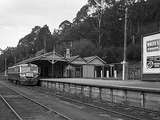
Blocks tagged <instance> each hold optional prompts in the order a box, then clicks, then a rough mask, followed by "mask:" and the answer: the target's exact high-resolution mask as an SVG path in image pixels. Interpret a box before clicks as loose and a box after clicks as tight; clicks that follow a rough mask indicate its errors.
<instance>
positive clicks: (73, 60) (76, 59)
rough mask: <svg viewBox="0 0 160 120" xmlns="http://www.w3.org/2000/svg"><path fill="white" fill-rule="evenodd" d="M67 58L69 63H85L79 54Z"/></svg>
mask: <svg viewBox="0 0 160 120" xmlns="http://www.w3.org/2000/svg"><path fill="white" fill-rule="evenodd" d="M67 60H68V61H69V62H70V63H71V64H86V61H85V60H84V59H83V58H81V57H80V56H79V55H77V56H72V57H70V58H67Z"/></svg>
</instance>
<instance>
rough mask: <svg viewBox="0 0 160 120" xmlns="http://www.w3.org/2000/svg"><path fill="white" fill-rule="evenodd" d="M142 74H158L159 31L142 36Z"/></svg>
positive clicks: (159, 68)
mask: <svg viewBox="0 0 160 120" xmlns="http://www.w3.org/2000/svg"><path fill="white" fill-rule="evenodd" d="M142 57H143V74H158V73H159V74H160V33H158V34H154V35H149V36H145V37H143V56H142Z"/></svg>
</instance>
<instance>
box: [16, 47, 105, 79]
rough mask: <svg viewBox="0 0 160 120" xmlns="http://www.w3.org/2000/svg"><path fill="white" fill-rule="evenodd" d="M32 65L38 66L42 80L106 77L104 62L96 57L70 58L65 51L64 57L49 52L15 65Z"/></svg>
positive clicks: (68, 52) (68, 53)
mask: <svg viewBox="0 0 160 120" xmlns="http://www.w3.org/2000/svg"><path fill="white" fill-rule="evenodd" d="M23 63H33V64H36V65H38V66H39V71H40V77H42V78H68V77H71V78H103V77H106V68H105V64H106V62H105V61H103V60H102V59H101V58H100V57H98V56H91V57H84V58H82V57H80V56H79V55H77V56H70V51H69V50H67V51H66V55H65V57H64V56H62V55H60V54H58V53H57V52H55V51H53V52H49V53H45V54H41V55H37V56H35V57H32V58H28V59H26V60H24V61H21V62H19V63H17V64H23Z"/></svg>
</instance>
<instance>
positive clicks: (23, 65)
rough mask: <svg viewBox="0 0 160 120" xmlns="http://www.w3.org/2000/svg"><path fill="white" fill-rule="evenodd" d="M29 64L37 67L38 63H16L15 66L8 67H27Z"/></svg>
mask: <svg viewBox="0 0 160 120" xmlns="http://www.w3.org/2000/svg"><path fill="white" fill-rule="evenodd" d="M28 65H30V66H32V67H37V65H35V64H31V63H29V64H19V65H14V66H11V67H8V68H14V67H18V66H19V67H21V66H22V67H25V66H28Z"/></svg>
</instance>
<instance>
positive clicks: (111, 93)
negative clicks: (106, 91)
mask: <svg viewBox="0 0 160 120" xmlns="http://www.w3.org/2000/svg"><path fill="white" fill-rule="evenodd" d="M110 97H111V102H112V103H113V101H114V99H113V89H112V88H110Z"/></svg>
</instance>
